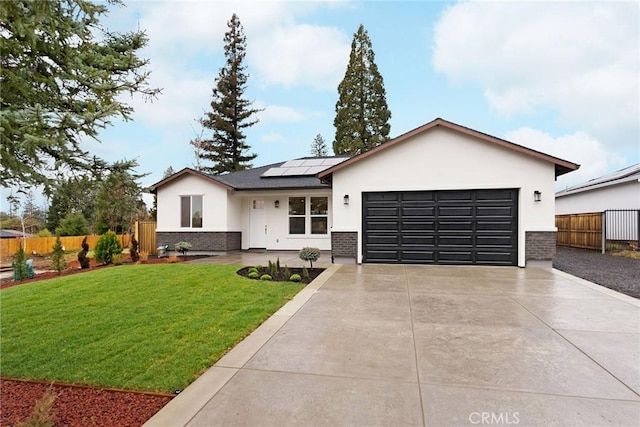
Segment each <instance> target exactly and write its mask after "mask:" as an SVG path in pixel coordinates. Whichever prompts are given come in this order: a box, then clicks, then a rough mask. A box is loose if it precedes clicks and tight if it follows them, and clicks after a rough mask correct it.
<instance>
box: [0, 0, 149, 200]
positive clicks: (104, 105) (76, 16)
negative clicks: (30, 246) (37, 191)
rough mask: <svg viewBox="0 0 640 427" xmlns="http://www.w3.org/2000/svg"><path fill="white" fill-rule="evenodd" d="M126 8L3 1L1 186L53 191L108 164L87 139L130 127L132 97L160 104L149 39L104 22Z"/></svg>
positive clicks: (71, 1) (76, 0) (83, 0)
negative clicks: (62, 181) (120, 125)
mask: <svg viewBox="0 0 640 427" xmlns="http://www.w3.org/2000/svg"><path fill="white" fill-rule="evenodd" d="M119 3H120V2H119V1H116V0H112V1H106V2H105V1H96V2H93V1H87V0H48V1H29V0H13V1H0V34H1V36H0V52H1V54H0V111H1V112H2V113H1V114H0V166H1V167H0V185H2V186H4V187H12V186H20V187H21V188H24V187H25V186H35V185H39V184H43V185H44V186H45V188H49V187H51V186H52V184H54V183H55V180H54V179H53V178H52V176H53V175H54V174H55V172H59V171H61V170H65V171H66V170H70V171H74V172H79V173H86V172H91V173H93V172H96V173H97V174H98V175H100V174H101V171H99V170H96V168H98V169H104V168H105V167H106V165H105V163H104V162H103V161H101V160H100V159H97V158H95V157H93V156H92V155H90V154H89V153H88V152H85V151H84V150H83V149H82V145H81V141H82V139H83V138H86V137H91V138H94V139H97V138H98V133H99V131H100V130H101V129H103V128H105V127H106V126H108V125H109V124H111V122H112V121H113V120H114V119H116V118H122V119H125V120H129V119H131V115H132V112H133V108H132V107H131V106H130V105H128V104H126V103H125V102H124V99H125V96H123V95H125V94H129V95H133V94H136V93H138V94H142V95H143V96H147V97H154V96H156V95H157V94H158V93H159V90H158V89H154V88H150V87H149V86H148V77H149V71H146V66H147V64H148V61H147V60H146V59H142V58H140V57H139V56H138V55H139V54H140V51H141V50H142V49H143V48H144V47H145V46H146V44H147V37H146V35H145V34H144V32H141V31H134V32H127V33H117V32H112V31H109V30H108V29H106V28H105V27H104V26H103V25H102V24H101V23H100V20H101V18H103V17H104V16H106V14H107V12H108V5H116V4H119Z"/></svg>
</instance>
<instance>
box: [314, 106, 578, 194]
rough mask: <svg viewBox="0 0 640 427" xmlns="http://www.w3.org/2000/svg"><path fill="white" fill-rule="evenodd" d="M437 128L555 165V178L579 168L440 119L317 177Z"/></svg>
mask: <svg viewBox="0 0 640 427" xmlns="http://www.w3.org/2000/svg"><path fill="white" fill-rule="evenodd" d="M438 126H441V127H443V128H446V129H450V130H453V131H456V132H459V133H462V134H465V135H469V136H472V137H474V138H478V139H481V140H483V141H486V142H490V143H493V144H496V145H499V146H501V147H504V148H508V149H511V150H514V151H517V152H520V153H523V154H526V155H529V156H531V157H534V158H537V159H540V160H544V161H547V162H550V163H553V164H554V165H555V171H556V177H558V176H560V175H563V174H565V173H568V172H571V171H574V170H576V169H578V168H579V167H580V165H578V164H576V163H572V162H569V161H567V160H562V159H559V158H557V157H553V156H550V155H548V154H545V153H541V152H540V151H536V150H532V149H531V148H527V147H523V146H522V145H518V144H514V143H513V142H509V141H506V140H504V139H500V138H496V137H495V136H491V135H488V134H486V133H482V132H478V131H477V130H473V129H470V128H467V127H464V126H461V125H458V124H456V123H452V122H449V121H447V120H444V119H441V118H437V119H435V120H433V121H431V122H429V123H427V124H425V125H422V126H420V127H418V128H416V129H413V130H411V131H409V132H407V133H404V134H402V135H400V136H398V137H396V138H394V139H390V140H389V141H387V142H385V143H384V144H381V145H378V146H377V147H375V148H372V149H371V150H369V151H366V152H364V153H361V154H359V155H357V156H355V157H352V158H350V159H349V160H347V161H345V162H342V163H340V164H338V165H335V166H333V167H331V168H329V169H326V170H324V171H323V172H320V173H319V174H318V177H319V178H320V179H322V180H323V181H328V180H329V179H330V177H331V175H332V174H333V173H334V172H336V171H338V170H340V169H343V168H345V167H348V166H349V165H351V164H353V163H356V162H359V161H360V160H363V159H365V158H367V157H369V156H373V155H376V154H377V153H379V152H381V151H384V150H386V149H388V148H390V147H392V146H394V145H396V144H399V143H402V142H403V141H406V140H407V139H410V138H412V137H414V136H416V135H420V134H421V133H424V132H427V131H429V130H431V129H433V128H436V127H438Z"/></svg>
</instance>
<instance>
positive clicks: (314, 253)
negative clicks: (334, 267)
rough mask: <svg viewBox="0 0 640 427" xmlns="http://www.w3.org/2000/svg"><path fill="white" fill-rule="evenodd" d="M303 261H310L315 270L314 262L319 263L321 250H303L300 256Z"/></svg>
mask: <svg viewBox="0 0 640 427" xmlns="http://www.w3.org/2000/svg"><path fill="white" fill-rule="evenodd" d="M298 256H299V257H300V259H301V260H303V261H309V263H310V265H311V268H313V261H317V260H318V258H320V249H318V248H309V247H307V248H302V250H300V253H299V254H298Z"/></svg>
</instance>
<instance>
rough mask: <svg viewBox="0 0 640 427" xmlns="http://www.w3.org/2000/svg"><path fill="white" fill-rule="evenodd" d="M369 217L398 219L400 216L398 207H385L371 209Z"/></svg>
mask: <svg viewBox="0 0 640 427" xmlns="http://www.w3.org/2000/svg"><path fill="white" fill-rule="evenodd" d="M367 216H370V217H397V216H398V207H397V206H385V207H375V208H369V212H368V213H367Z"/></svg>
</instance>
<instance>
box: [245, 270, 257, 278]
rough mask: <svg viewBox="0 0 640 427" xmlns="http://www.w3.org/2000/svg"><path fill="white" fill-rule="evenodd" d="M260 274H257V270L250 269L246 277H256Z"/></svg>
mask: <svg viewBox="0 0 640 427" xmlns="http://www.w3.org/2000/svg"><path fill="white" fill-rule="evenodd" d="M259 276H260V275H259V274H258V272H257V271H251V272H250V273H249V274H247V277H248V278H249V279H257V278H258V277H259Z"/></svg>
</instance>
